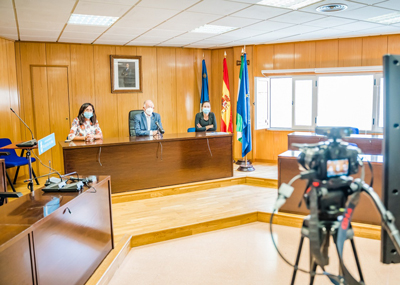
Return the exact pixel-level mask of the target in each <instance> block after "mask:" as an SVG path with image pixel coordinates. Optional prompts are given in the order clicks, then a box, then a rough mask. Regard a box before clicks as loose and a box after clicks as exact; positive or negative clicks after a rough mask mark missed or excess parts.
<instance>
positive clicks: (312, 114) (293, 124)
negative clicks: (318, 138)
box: [292, 75, 318, 131]
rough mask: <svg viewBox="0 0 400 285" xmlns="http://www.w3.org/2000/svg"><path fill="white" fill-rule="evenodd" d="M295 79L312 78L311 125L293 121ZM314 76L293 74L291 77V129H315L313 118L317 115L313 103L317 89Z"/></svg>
mask: <svg viewBox="0 0 400 285" xmlns="http://www.w3.org/2000/svg"><path fill="white" fill-rule="evenodd" d="M297 80H312V108H311V110H312V111H311V126H304V125H303V126H302V125H296V122H295V112H296V100H295V95H296V94H295V90H296V81H297ZM316 80H317V78H316V76H314V75H308V76H307V75H303V76H293V79H292V88H293V89H292V129H293V130H303V131H312V130H314V129H315V118H316V116H317V105H316V104H315V102H316V100H317V99H318V97H317V89H316Z"/></svg>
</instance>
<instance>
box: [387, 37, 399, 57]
mask: <svg viewBox="0 0 400 285" xmlns="http://www.w3.org/2000/svg"><path fill="white" fill-rule="evenodd" d="M388 53H389V54H400V35H388Z"/></svg>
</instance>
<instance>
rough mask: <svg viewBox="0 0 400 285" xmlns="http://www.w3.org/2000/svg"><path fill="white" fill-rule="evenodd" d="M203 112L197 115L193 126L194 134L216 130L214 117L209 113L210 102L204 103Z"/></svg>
mask: <svg viewBox="0 0 400 285" xmlns="http://www.w3.org/2000/svg"><path fill="white" fill-rule="evenodd" d="M202 110H203V112H201V113H197V114H196V118H195V121H194V124H195V126H196V132H204V131H215V130H216V129H217V120H215V115H214V113H213V112H211V105H210V102H208V101H204V102H203V105H202Z"/></svg>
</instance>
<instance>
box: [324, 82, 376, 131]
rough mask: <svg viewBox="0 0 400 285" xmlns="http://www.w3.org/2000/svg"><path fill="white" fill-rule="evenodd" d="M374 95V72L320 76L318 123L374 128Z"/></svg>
mask: <svg viewBox="0 0 400 285" xmlns="http://www.w3.org/2000/svg"><path fill="white" fill-rule="evenodd" d="M373 95H374V76H373V75H349V76H320V77H319V79H318V107H317V108H318V109H317V110H318V119H317V125H318V126H322V127H328V126H332V127H353V128H358V129H360V130H366V131H371V130H372V109H373Z"/></svg>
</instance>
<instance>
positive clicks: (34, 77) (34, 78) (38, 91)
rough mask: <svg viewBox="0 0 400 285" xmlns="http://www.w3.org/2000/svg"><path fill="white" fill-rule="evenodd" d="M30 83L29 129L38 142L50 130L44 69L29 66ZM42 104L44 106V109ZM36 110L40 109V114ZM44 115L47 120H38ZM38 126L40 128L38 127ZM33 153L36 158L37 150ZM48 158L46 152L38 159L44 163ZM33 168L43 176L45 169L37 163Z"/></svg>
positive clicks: (48, 155)
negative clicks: (30, 120) (30, 116)
mask: <svg viewBox="0 0 400 285" xmlns="http://www.w3.org/2000/svg"><path fill="white" fill-rule="evenodd" d="M35 70H36V72H35ZM43 74H44V75H43ZM30 82H31V102H32V115H33V118H32V121H33V125H31V126H30V127H31V129H32V132H33V134H34V136H35V138H36V139H37V140H39V139H41V138H43V137H44V136H43V135H42V134H43V132H44V133H49V130H50V117H49V106H48V103H49V99H48V85H47V84H48V80H47V70H46V67H45V66H33V65H30ZM35 83H36V84H35ZM43 88H44V89H43ZM43 96H45V98H43ZM39 97H41V98H39ZM43 104H44V105H45V106H44V107H43ZM40 107H43V108H40ZM37 108H39V109H40V112H39V110H38V109H37ZM46 114H47V118H44V119H43V120H42V119H40V118H38V117H39V115H40V116H41V117H42V116H45V115H46ZM46 119H47V120H46ZM46 121H47V124H48V125H47V128H46V125H45V122H46ZM39 124H40V128H39V127H38V126H39ZM33 152H34V153H35V154H36V156H38V155H39V154H38V150H34V151H33ZM43 157H45V159H43ZM50 157H51V153H49V152H47V153H45V154H42V157H41V158H40V159H41V160H42V159H43V160H44V161H45V162H46V161H48V159H49V158H50ZM34 168H35V172H36V174H37V175H42V174H44V170H45V167H44V166H42V165H40V164H39V162H38V163H35V164H34Z"/></svg>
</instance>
